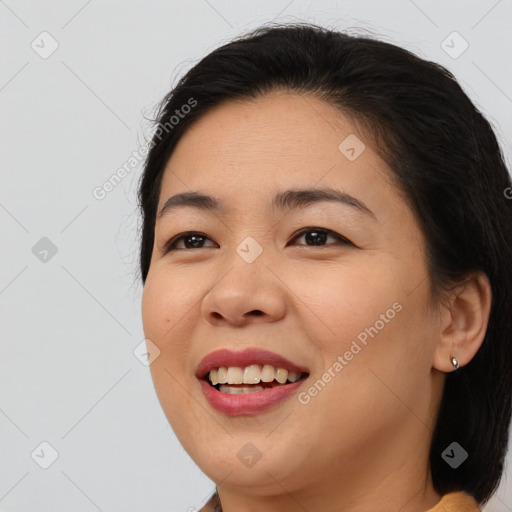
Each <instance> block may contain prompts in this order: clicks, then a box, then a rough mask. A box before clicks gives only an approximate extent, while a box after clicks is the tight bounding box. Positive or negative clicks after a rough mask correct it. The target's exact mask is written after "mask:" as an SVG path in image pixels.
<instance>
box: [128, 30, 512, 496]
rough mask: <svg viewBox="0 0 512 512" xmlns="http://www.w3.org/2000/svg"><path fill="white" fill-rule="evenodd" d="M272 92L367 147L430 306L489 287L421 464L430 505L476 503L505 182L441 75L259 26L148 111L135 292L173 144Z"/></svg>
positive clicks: (495, 329) (511, 378)
mask: <svg viewBox="0 0 512 512" xmlns="http://www.w3.org/2000/svg"><path fill="white" fill-rule="evenodd" d="M274 91H284V92H290V93H296V94H308V95H312V96H314V97H317V98H319V99H322V100H324V101H326V102H328V103H329V104H331V105H332V106H334V107H336V108H337V109H338V111H340V112H341V113H344V114H345V115H346V116H348V117H349V118H350V119H351V120H352V121H353V122H354V123H356V124H357V126H358V127H360V129H361V131H362V132H363V133H364V134H365V136H367V137H369V138H370V140H371V141H372V142H373V143H374V146H375V147H376V148H377V152H378V154H379V155H380V156H381V157H382V158H383V159H384V161H385V162H386V163H387V164H388V165H389V167H390V169H391V171H392V173H391V174H392V179H393V181H394V182H395V184H396V185H397V189H398V190H399V191H400V193H401V194H402V195H403V196H404V198H405V200H406V201H407V203H408V204H409V206H410V207H411V209H412V211H413V213H414V215H415V218H416V219H417V222H418V224H419V226H420V228H421V230H422V233H423V235H424V238H425V253H426V259H427V263H428V268H427V270H428V275H429V278H430V283H429V284H430V290H431V297H432V299H434V300H437V299H439V298H440V297H442V292H443V291H447V290H449V289H450V287H451V286H453V285H454V284H460V283H463V282H465V280H466V279H468V278H470V277H471V276H472V275H474V273H475V272H483V273H484V274H485V275H486V276H487V278H488V279H489V282H490V286H491V291H492V301H491V312H490V317H489V323H488V325H487V331H486V334H485V338H484V340H483V343H482V345H481V347H480V349H479V350H478V352H477V353H476V354H475V356H474V357H473V359H472V360H471V361H470V362H469V363H467V364H465V365H463V366H462V367H461V368H459V369H458V370H457V371H453V372H449V373H447V374H446V379H445V383H444V391H443V396H442V400H441V403H440V406H439V410H438V416H437V420H436V424H435V427H434V431H433V434H432V442H431V448H430V457H429V465H430V471H431V474H432V479H433V485H434V488H435V489H436V491H437V492H438V493H439V494H441V495H444V494H446V493H448V492H452V491H458V490H462V491H466V492H467V493H469V494H471V495H472V496H473V497H474V498H475V499H476V500H477V501H478V502H479V503H480V504H485V503H486V502H487V501H488V500H489V499H490V497H491V496H492V494H493V493H494V492H495V490H496V489H497V487H498V485H499V482H500V479H501V477H502V473H503V468H504V458H505V455H506V451H507V446H508V427H509V423H510V418H511V392H512V371H511V369H512V350H511V347H510V345H509V343H510V333H511V331H512V271H511V268H512V199H511V198H508V199H507V195H508V193H507V191H510V192H511V193H512V188H509V187H511V178H510V175H509V172H508V170H507V167H506V165H505V162H504V158H503V154H502V152H501V150H500V147H499V144H498V142H497V139H496V136H495V134H494V132H493V129H492V128H491V126H490V124H489V122H488V121H487V120H486V119H485V117H484V116H483V115H482V113H481V112H480V111H479V110H478V109H477V108H476V107H475V105H474V104H473V103H472V102H471V101H470V99H469V98H468V96H467V95H466V94H465V93H464V91H463V90H462V88H461V87H460V85H459V84H458V83H457V81H456V79H455V78H454V76H453V75H452V74H451V73H450V72H449V71H448V70H447V69H445V68H444V67H442V66H441V65H439V64H437V63H434V62H429V61H427V60H424V59H421V58H420V57H418V56H416V55H414V54H413V53H411V52H409V51H408V50H406V49H403V48H400V47H398V46H395V45H393V44H390V43H386V42H383V41H379V40H376V39H374V38H371V37H363V36H356V35H349V34H347V33H342V32H338V31H335V30H330V29H327V28H324V27H319V26H317V25H313V24H308V23H294V24H284V25H278V24H273V25H270V26H269V25H267V26H262V27H259V28H258V29H256V30H254V31H252V32H250V33H248V34H245V35H242V36H239V37H238V38H236V39H233V40H232V41H230V42H229V43H227V44H224V45H223V46H221V47H219V48H217V49H215V50H214V51H212V52H211V53H210V54H208V55H207V56H206V57H204V58H203V59H202V60H200V62H199V63H197V64H196V65H195V66H193V67H192V68H191V69H190V70H189V71H188V72H187V73H186V74H185V75H184V76H183V77H182V78H181V79H180V80H179V81H178V83H177V85H176V86H175V87H174V88H173V90H172V91H171V92H170V93H169V94H168V95H167V96H166V97H165V98H164V100H163V101H162V103H161V104H160V107H159V109H158V112H157V118H156V119H155V122H156V123H157V130H156V132H155V133H154V135H153V137H152V140H151V143H150V150H149V153H148V155H147V158H146V161H145V165H144V170H143V174H142V176H141V180H140V183H139V191H138V193H139V196H138V199H139V206H140V210H141V215H142V228H141V246H140V272H141V277H142V281H143V283H145V281H146V277H147V274H148V270H149V266H150V260H151V254H152V251H153V239H154V227H155V220H156V212H157V205H158V200H159V195H160V188H161V181H162V175H163V173H164V169H165V166H166V164H167V162H168V160H169V158H170V156H171V154H172V152H173V150H174V148H175V146H176V144H177V142H178V141H179V139H180V138H181V136H182V135H183V133H184V132H185V131H186V130H187V129H188V128H190V126H192V124H193V123H194V121H195V120H196V119H198V118H200V117H201V116H202V115H204V114H205V113H206V112H208V111H209V110H210V109H211V108H212V107H214V106H217V105H220V104H221V103H222V102H225V101H229V100H236V99H240V100H251V99H252V100H257V99H258V98H262V97H263V96H264V95H266V94H269V93H271V92H274ZM186 105H189V106H191V105H194V107H193V108H192V107H190V108H189V107H187V108H185V106H186ZM177 111H178V112H183V113H184V115H182V116H180V118H179V119H178V118H177V117H176V115H175V114H177V113H178V112H177ZM173 116H174V118H175V119H178V122H177V123H174V122H173V123H169V120H170V119H171V118H172V117H173ZM162 127H163V129H162ZM164 130H165V133H164ZM453 441H456V442H457V443H458V444H460V445H461V446H462V447H463V448H464V450H466V452H468V458H467V459H466V460H465V461H464V462H463V463H462V464H461V465H460V466H458V467H457V468H452V467H451V466H450V465H448V464H447V462H445V460H444V459H443V457H442V454H443V452H444V451H445V449H446V448H447V447H448V446H449V445H450V444H451V443H452V442H453Z"/></svg>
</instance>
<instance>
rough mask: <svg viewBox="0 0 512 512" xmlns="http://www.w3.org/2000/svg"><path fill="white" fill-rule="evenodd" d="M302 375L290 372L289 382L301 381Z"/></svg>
mask: <svg viewBox="0 0 512 512" xmlns="http://www.w3.org/2000/svg"><path fill="white" fill-rule="evenodd" d="M300 376H301V374H300V373H299V372H288V380H289V381H290V382H297V381H298V380H299V379H300Z"/></svg>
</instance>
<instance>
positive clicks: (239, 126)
mask: <svg viewBox="0 0 512 512" xmlns="http://www.w3.org/2000/svg"><path fill="white" fill-rule="evenodd" d="M349 134H356V135H357V137H358V138H359V139H360V140H361V141H363V142H364V144H365V145H366V149H365V150H364V151H363V152H362V153H361V155H360V156H359V157H358V158H357V159H356V160H355V161H350V160H349V159H347V158H346V157H345V156H344V155H343V154H342V153H341V152H340V150H339V149H338V146H339V144H340V142H342V141H343V140H344V139H345V137H347V136H348V135H349ZM390 177H391V170H390V169H389V168H388V166H387V165H386V164H385V162H384V161H383V160H382V159H381V158H380V157H379V156H378V154H377V152H376V151H375V148H374V147H373V146H372V144H371V142H370V141H369V140H367V139H366V138H365V137H364V135H363V134H361V133H360V132H359V131H358V130H357V126H356V124H355V123H354V122H353V121H352V120H351V119H349V118H347V117H345V116H343V115H342V114H340V113H339V112H338V111H337V110H335V109H334V108H333V107H332V106H330V105H329V104H328V103H325V102H324V101H322V100H319V99H316V98H314V97H312V96H306V95H298V94H291V93H287V92H285V91H279V92H274V93H272V94H270V95H267V96H265V97H263V98H260V99H258V100H243V101H229V102H225V103H223V104H222V105H220V106H217V107H215V108H214V109H213V110H211V111H209V112H208V113H207V114H205V115H203V116H202V117H201V118H200V119H199V120H198V122H197V123H196V124H195V125H193V126H192V127H191V128H189V130H187V132H186V133H185V134H184V136H183V137H182V138H181V140H180V141H179V143H178V145H177V147H176V149H175V151H174V153H173V155H172V157H171V158H170V160H169V162H168V165H167V167H166V170H165V173H164V177H163V181H162V188H161V195H160V199H159V205H158V208H159V210H160V208H161V207H162V206H163V204H164V203H165V201H166V200H167V199H168V198H169V197H170V196H172V195H174V194H177V193H180V192H189V191H191V190H194V191H200V192H202V193H205V194H208V195H211V196H215V197H216V198H218V199H219V200H221V201H222V202H223V203H224V204H225V206H226V207H227V208H229V209H230V211H229V212H228V213H226V214H225V215H224V214H219V213H212V212H207V211H201V210H199V209H197V208H193V207H190V206H185V207H182V208H180V209H177V210H176V211H173V212H172V213H169V215H164V216H163V217H161V218H158V219H157V221H156V224H155V246H154V250H153V254H152V259H151V263H150V268H149V273H148V276H147V281H146V283H145V288H144V293H143V300H142V317H143V325H144V332H145V336H146V338H147V339H150V340H151V341H152V342H153V343H154V344H155V345H157V346H158V348H159V350H160V355H159V357H158V358H157V359H156V360H155V361H154V362H153V363H152V364H151V367H150V368H151V374H152V378H153V382H154V385H155V389H156V392H157V395H158V398H159V401H160V403H161V406H162V408H163V410H164V412H165V414H166V416H167V419H168V421H169V423H170V425H171V426H172V428H173V430H174V432H175V433H176V435H177V437H178V439H179V440H180V442H181V444H182V445H183V447H184V448H185V450H186V451H187V452H188V454H189V455H190V456H191V457H192V459H193V460H194V461H195V462H196V463H197V465H198V466H199V467H200V468H201V470H202V471H203V472H204V473H205V474H206V475H207V476H208V477H209V478H210V479H212V480H213V481H215V483H216V484H217V486H218V489H219V496H220V499H221V501H222V506H223V510H224V512H235V511H236V512H250V511H251V512H252V511H261V510H265V511H266V512H273V511H276V512H277V511H282V510H287V511H290V512H294V511H301V512H303V511H304V510H307V511H308V512H320V511H324V510H330V511H344V512H359V511H366V512H367V511H380V510H388V511H397V512H398V511H400V512H420V511H426V510H428V509H429V508H431V507H433V506H434V505H435V504H436V503H438V502H439V500H440V499H441V496H440V495H439V494H438V493H437V492H436V491H435V490H434V488H433V485H432V480H431V475H430V470H429V465H428V456H429V447H430V442H431V435H432V430H433V427H434V424H435V419H436V414H437V407H438V405H439V403H440V399H441V396H442V391H443V384H444V380H445V375H446V372H449V371H452V370H453V367H452V364H451V356H452V355H453V356H455V357H456V358H457V359H458V361H459V364H460V366H463V365H464V364H467V363H468V362H469V361H470V360H471V359H472V357H473V356H474V354H475V353H476V352H477V350H478V348H479V347H480V345H481V343H482V341H483V338H484V335H485V330H486V327H487V321H488V316H489V309H490V300H491V299H490V287H489V283H488V281H487V279H486V278H485V276H483V275H479V274H476V275H475V276H473V277H472V278H471V279H469V280H468V281H467V282H466V283H465V284H464V285H461V286H459V287H458V288H454V289H453V290H452V291H451V293H450V294H446V296H445V297H444V300H443V301H442V303H439V304H436V305H435V307H429V305H430V303H429V295H428V291H429V287H428V283H429V281H428V276H427V267H426V260H425V252H424V237H423V235H422V233H421V231H420V228H419V225H418V223H417V221H416V218H415V217H414V215H413V213H412V211H411V210H410V209H409V207H408V206H407V204H406V202H405V201H404V199H403V196H402V195H401V194H400V192H399V190H398V189H397V188H396V187H395V186H394V185H393V184H392V182H391V179H390ZM323 186H331V187H335V188H338V189H340V190H343V191H345V192H347V193H349V194H350V195H352V196H354V197H356V198H357V199H359V200H360V201H363V202H364V203H365V204H366V206H367V207H368V208H369V209H370V210H371V211H372V212H373V213H374V215H375V219H372V218H371V217H369V216H365V215H364V214H361V213H359V212H358V210H356V209H354V208H351V207H349V206H346V205H342V204H338V203H332V202H321V203H317V204H314V205H312V206H309V207H307V208H300V209H298V210H292V211H282V212H272V211H270V210H268V209H267V208H266V203H267V201H269V199H270V198H271V197H272V196H273V195H274V194H275V192H276V191H278V190H287V189H297V188H304V187H316V188H318V187H323ZM306 227H321V228H324V229H327V230H332V231H333V232H334V233H337V234H339V235H341V236H343V237H345V238H347V239H348V240H349V241H350V242H351V244H342V243H340V242H339V241H338V240H337V239H336V238H335V237H331V236H329V237H328V238H327V239H326V240H325V242H323V245H319V246H315V245H313V244H312V242H311V241H309V242H308V240H307V237H306V236H304V235H302V236H301V235H298V236H296V233H298V232H299V231H300V230H302V229H303V228H306ZM189 230H190V231H198V232H200V233H204V234H206V235H207V238H206V239H205V241H204V243H203V246H202V247H201V246H199V248H194V247H193V246H192V244H190V243H189V244H188V247H189V248H186V247H187V246H185V244H184V240H182V241H181V242H179V243H178V246H177V248H176V249H175V250H174V251H170V252H168V253H166V254H165V253H164V252H163V251H162V247H163V246H164V245H165V243H166V242H168V241H169V240H170V239H171V238H172V237H174V236H176V235H178V234H180V233H182V232H184V231H189ZM248 236H251V237H253V238H254V239H255V240H256V241H257V242H258V244H259V245H260V246H261V247H262V249H263V252H262V254H261V255H260V256H259V257H258V258H257V259H256V260H255V261H254V262H252V263H247V262H246V261H244V260H243V259H242V258H241V257H240V256H239V255H238V253H237V252H236V248H237V246H238V245H239V244H240V243H241V242H242V241H243V240H244V239H245V238H246V237H248ZM185 242H186V240H185ZM352 244H353V245H352ZM396 302H397V303H399V304H400V305H401V306H402V309H401V311H400V312H397V313H396V315H395V316H394V318H393V319H391V320H389V321H388V322H387V323H385V326H384V327H383V328H381V329H380V330H379V332H378V334H377V335H375V336H374V337H373V338H372V337H368V342H367V345H366V346H363V348H362V350H361V351H360V352H359V353H358V354H357V355H355V356H354V357H353V359H352V360H351V361H349V362H348V364H347V365H346V366H344V367H343V370H342V371H340V372H338V373H336V372H335V373H336V376H335V377H334V378H332V379H331V380H330V382H329V383H327V385H326V386H325V387H324V388H323V389H322V390H321V391H320V392H319V393H318V394H317V395H316V396H314V397H313V398H311V401H310V402H309V403H308V404H301V403H300V402H299V401H298V399H297V396H291V397H289V398H287V399H286V400H285V401H283V402H281V403H280V404H279V405H278V406H277V407H274V408H272V409H271V410H270V411H266V412H264V413H260V414H257V415H249V416H242V415H240V416H228V415H224V414H222V413H220V412H217V411H216V410H215V409H212V408H211V407H210V406H209V404H208V402H207V401H206V399H205V397H204V396H203V394H202V392H201V389H200V386H199V382H198V381H197V379H196V377H195V376H194V372H195V370H196V367H197V365H198V364H199V362H200V360H201V359H202V358H203V357H204V356H205V355H206V354H208V353H209V352H211V351H213V350H216V349H219V348H232V349H235V350H236V349H242V348H245V347H249V346H250V347H262V348H265V349H268V350H271V351H274V352H278V353H279V354H282V355H283V356H284V357H286V358H288V359H290V360H292V361H294V362H296V363H298V364H301V365H305V366H307V367H308V368H309V370H310V372H309V373H310V377H309V379H308V381H309V382H310V383H313V382H315V381H317V380H318V379H320V378H321V377H322V374H323V373H324V372H325V371H327V369H328V368H329V367H332V366H333V364H334V362H335V361H336V360H337V358H338V356H339V355H342V356H343V354H344V353H345V352H346V351H347V350H348V349H349V348H350V346H351V344H352V342H353V340H356V339H357V336H358V334H360V333H361V332H362V331H364V330H365V328H368V327H370V326H374V325H375V323H376V321H377V320H379V318H381V316H380V315H381V314H385V313H386V311H387V310H389V309H390V308H392V305H393V304H394V303H396ZM360 345H361V344H360ZM310 385H311V384H307V385H304V386H303V387H301V389H300V390H299V391H304V390H307V389H308V388H309V386H310ZM248 442H251V443H252V444H254V445H255V446H256V447H257V449H258V450H259V451H260V452H261V455H262V457H261V459H260V460H259V461H258V462H257V463H256V464H255V465H254V466H252V467H250V468H248V467H246V466H245V465H244V464H242V463H241V462H240V460H239V458H238V457H237V452H238V451H239V450H240V449H241V448H242V447H243V446H244V445H245V444H246V443H248ZM203 510H207V508H204V509H203Z"/></svg>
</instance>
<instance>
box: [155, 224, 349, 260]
mask: <svg viewBox="0 0 512 512" xmlns="http://www.w3.org/2000/svg"><path fill="white" fill-rule="evenodd" d="M309 232H314V233H321V234H326V235H332V236H333V237H334V238H336V239H337V240H338V242H340V243H341V244H342V245H354V244H353V243H352V242H351V241H350V240H348V239H347V238H345V237H343V236H341V235H338V233H335V232H334V231H331V230H330V229H324V228H315V227H308V228H304V229H302V230H301V231H299V232H298V233H296V234H295V235H294V236H293V237H292V240H294V239H295V238H298V237H300V236H302V235H304V234H306V233H309ZM193 235H199V236H200V237H202V238H207V239H209V240H211V239H210V238H209V237H208V236H206V235H205V234H204V233H201V232H199V231H187V232H185V233H181V234H179V235H176V236H175V237H173V238H171V240H169V241H168V242H167V243H166V244H165V245H164V247H163V252H164V254H167V253H168V252H170V251H187V250H191V249H194V248H193V247H191V248H187V247H185V248H180V249H176V248H175V246H176V244H177V243H178V242H179V241H180V240H183V239H185V238H188V237H191V236H193ZM301 245H305V246H306V247H325V246H327V245H334V244H325V245H323V246H322V245H317V246H315V245H306V244H301ZM205 248H206V247H197V248H196V249H205Z"/></svg>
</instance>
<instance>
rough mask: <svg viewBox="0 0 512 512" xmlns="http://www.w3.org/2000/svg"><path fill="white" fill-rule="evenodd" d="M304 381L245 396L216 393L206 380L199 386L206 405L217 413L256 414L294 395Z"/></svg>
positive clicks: (202, 380) (200, 382) (201, 381)
mask: <svg viewBox="0 0 512 512" xmlns="http://www.w3.org/2000/svg"><path fill="white" fill-rule="evenodd" d="M305 380H306V379H301V380H298V381H297V382H294V383H293V384H285V385H283V386H276V387H274V388H267V389H264V390H263V391H254V392H252V393H247V394H245V395H230V394H228V393H222V392H221V391H217V390H216V389H215V388H214V387H213V386H211V385H210V384H209V383H208V382H207V381H206V380H204V379H201V380H200V381H199V384H200V385H201V390H202V391H203V393H204V396H205V397H206V400H207V401H208V403H209V404H210V405H211V406H212V407H213V408H214V409H216V410H217V411H219V412H222V413H224V414H229V415H232V416H234V415H242V414H257V413H259V412H263V411H266V410H267V409H270V408H271V407H273V406H274V405H275V404H276V403H278V402H280V401H281V400H284V399H285V398H286V397H288V396H290V395H291V394H292V393H294V392H295V391H296V390H297V388H299V387H300V386H301V385H302V384H303V383H304V381H305Z"/></svg>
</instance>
